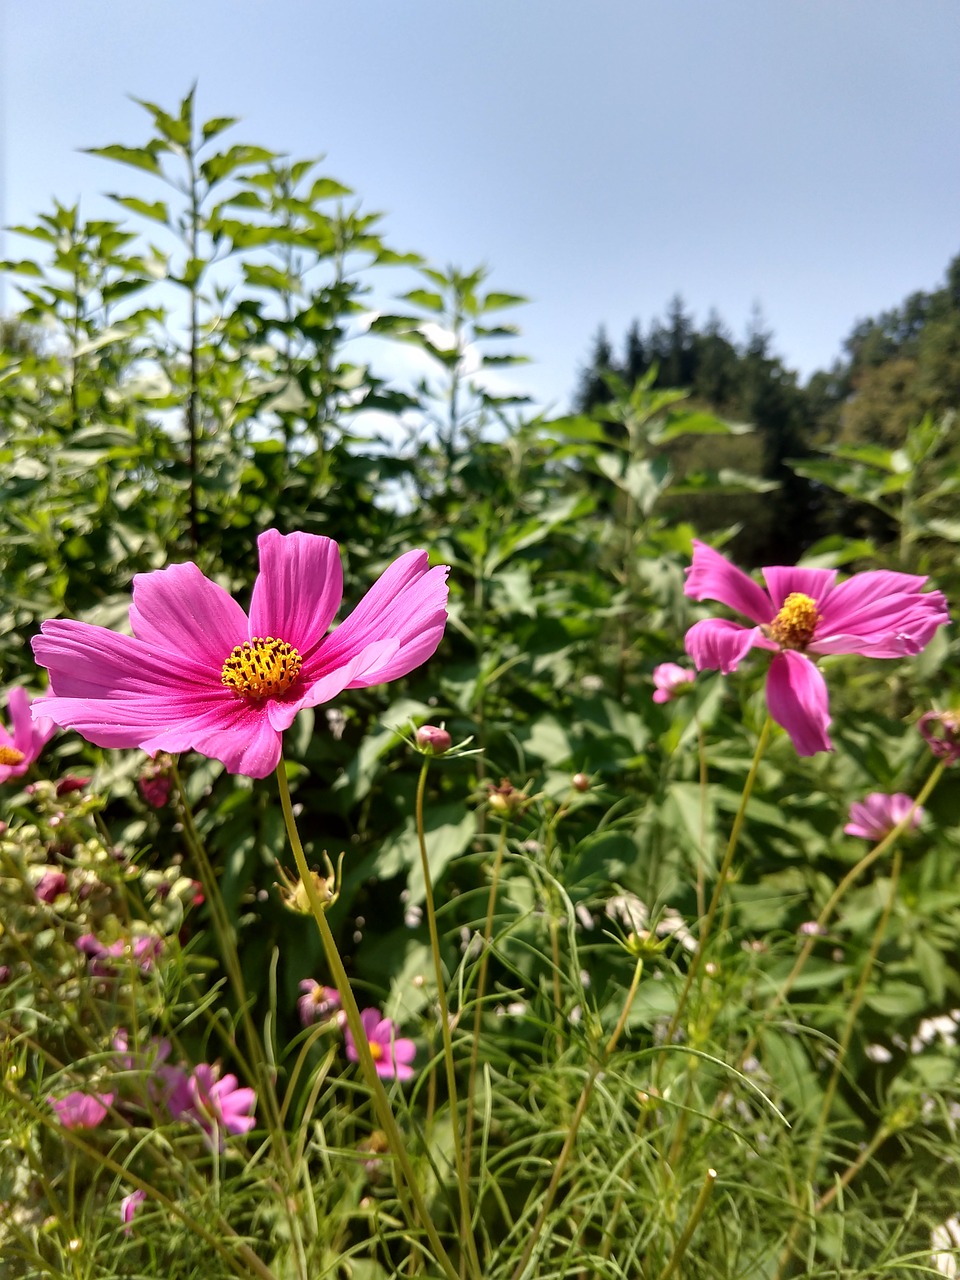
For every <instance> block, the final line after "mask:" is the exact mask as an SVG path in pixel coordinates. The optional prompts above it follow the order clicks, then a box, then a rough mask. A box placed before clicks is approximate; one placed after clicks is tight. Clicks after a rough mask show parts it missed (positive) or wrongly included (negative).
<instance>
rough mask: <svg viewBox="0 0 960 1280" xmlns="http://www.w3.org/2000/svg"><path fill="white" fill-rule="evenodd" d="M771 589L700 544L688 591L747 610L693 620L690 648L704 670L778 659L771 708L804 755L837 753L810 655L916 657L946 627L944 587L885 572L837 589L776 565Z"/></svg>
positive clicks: (767, 572)
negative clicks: (735, 618)
mask: <svg viewBox="0 0 960 1280" xmlns="http://www.w3.org/2000/svg"><path fill="white" fill-rule="evenodd" d="M763 577H764V580H765V582H766V584H767V590H764V588H763V587H761V586H759V585H758V584H757V583H756V582H754V581H753V579H752V578H748V577H747V575H746V574H745V573H744V572H743V571H742V570H740V569H738V568H736V566H735V565H732V564H731V563H730V561H729V560H727V559H725V558H724V557H723V556H722V555H720V553H719V552H717V551H714V550H713V548H712V547H708V546H706V545H705V544H704V543H702V542H696V541H695V542H694V544H693V564H692V565H691V566H690V567H689V568H688V569H687V584H686V587H685V588H684V590H685V591H686V594H687V595H688V596H691V597H692V598H693V599H694V600H718V601H719V602H720V603H721V604H725V605H728V606H729V607H730V608H731V609H736V610H737V612H738V613H742V614H745V615H746V616H747V617H748V618H749V619H750V621H751V622H752V623H753V625H752V626H744V625H743V624H742V623H739V622H729V621H726V620H725V619H720V618H706V619H704V620H703V621H702V622H697V623H694V625H693V626H692V627H691V628H690V630H689V631H688V632H687V635H686V640H685V646H686V650H687V653H689V654H690V656H691V658H693V661H694V663H695V665H696V667H697V670H698V671H703V670H705V669H708V670H711V671H716V670H719V671H722V672H724V673H725V674H726V673H728V672H731V671H736V669H737V667H738V666H739V665H740V663H741V661H742V660H743V659H744V658H745V657H746V655H747V654H748V653H749V652H750V650H751V649H753V648H759V649H767V650H769V651H770V652H772V653H773V659H772V661H771V663H770V670H769V672H768V674H767V706H768V708H769V710H770V714H771V716H772V717H773V718H774V720H776V722H777V723H778V724H779V725H782V726H783V728H784V729H786V731H787V733H788V734H789V735H790V738H791V739H792V741H793V745H794V747H795V748H796V750H797V754H798V755H801V756H812V755H815V754H816V753H817V752H818V751H832V750H833V744H832V743H831V741H830V737H829V735H828V733H827V729H828V728H829V725H830V712H829V707H828V698H827V686H826V682H825V681H824V678H823V676H822V675H821V674H820V672H819V671H818V669H817V667H816V666H815V665H814V662H812V661H811V659H812V658H817V657H820V656H822V655H824V654H832V653H858V654H862V655H863V656H864V657H868V658H902V657H909V656H912V655H913V654H917V653H919V652H920V651H921V650H922V649H923V648H925V646H926V645H927V644H929V642H930V640H931V638H932V637H933V634H934V632H935V631H936V629H937V627H940V626H943V625H944V624H945V623H947V622H948V621H949V615H948V613H947V605H946V600H945V599H944V597H943V594H942V593H941V592H940V591H924V590H923V587H924V586H925V585H926V582H927V579H926V578H921V577H915V576H914V575H912V574H907V573H892V572H889V571H888V570H885V569H880V570H875V571H873V572H869V573H858V574H855V575H854V576H853V577H852V578H848V579H847V580H846V581H845V582H841V583H839V584H838V583H837V581H836V578H837V575H836V571H835V570H834V569H801V568H793V567H779V566H778V567H772V568H766V569H764V570H763Z"/></svg>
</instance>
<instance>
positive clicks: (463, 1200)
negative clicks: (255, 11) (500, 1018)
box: [416, 756, 483, 1280]
mask: <svg viewBox="0 0 960 1280" xmlns="http://www.w3.org/2000/svg"><path fill="white" fill-rule="evenodd" d="M429 768H430V760H429V757H428V756H424V758H423V765H422V766H421V769H420V779H419V781H418V783H417V799H416V823H417V842H418V844H419V846H420V866H421V868H422V870H423V887H424V900H425V902H426V907H427V927H428V929H429V931H430V950H431V951H432V952H433V968H434V973H435V975H436V979H437V1003H438V1005H439V1007H440V1034H441V1036H442V1037H443V1061H444V1066H445V1068H446V1076H447V1094H448V1096H449V1099H450V1126H451V1132H452V1135H453V1159H454V1163H455V1165H456V1169H457V1184H458V1189H459V1193H460V1233H461V1236H462V1237H463V1243H464V1244H465V1246H466V1250H467V1257H468V1258H469V1261H470V1264H471V1267H472V1269H473V1272H474V1274H475V1276H476V1277H477V1280H482V1275H483V1273H482V1271H481V1269H480V1259H479V1257H478V1256H477V1245H476V1241H475V1239H474V1236H473V1229H472V1226H471V1212H470V1187H469V1183H468V1179H467V1168H466V1165H465V1163H464V1158H463V1141H462V1139H461V1135H460V1108H459V1104H458V1102H457V1073H456V1067H455V1065H454V1060H453V1037H452V1034H451V1031H450V1009H449V1005H448V1003H447V984H446V978H445V976H444V972H443V960H442V958H441V955H440V933H439V930H438V929H437V910H436V905H435V903H434V899H433V885H432V883H431V880H430V861H429V859H428V857H427V840H426V834H425V831H424V824H423V797H424V793H425V791H426V786H427V773H428V771H429Z"/></svg>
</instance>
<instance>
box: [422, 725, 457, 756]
mask: <svg viewBox="0 0 960 1280" xmlns="http://www.w3.org/2000/svg"><path fill="white" fill-rule="evenodd" d="M414 737H415V739H416V743H417V746H418V747H419V749H420V750H421V751H422V752H423V753H424V755H428V756H442V755H443V753H444V752H445V751H449V750H450V748H451V746H452V745H453V739H452V738H451V737H450V735H449V733H447V731H446V729H443V728H439V727H438V726H437V725H435V724H422V725H421V726H420V728H419V729H418V730H417V732H416V734H415V735H414Z"/></svg>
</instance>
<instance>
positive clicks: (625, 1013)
mask: <svg viewBox="0 0 960 1280" xmlns="http://www.w3.org/2000/svg"><path fill="white" fill-rule="evenodd" d="M642 974H643V959H642V958H640V959H638V960H637V963H636V965H635V966H634V970H633V978H632V980H631V982H630V989H629V991H628V992H627V998H626V1000H625V1001H624V1003H623V1009H622V1010H621V1013H620V1018H619V1020H618V1022H617V1025H616V1026H615V1027H614V1029H613V1033H612V1035H611V1036H610V1039H609V1040H608V1041H607V1043H606V1045H605V1046H604V1048H603V1050H602V1051H601V1053H600V1055H599V1057H598V1058H597V1059H596V1060H595V1061H594V1063H593V1065H592V1066H591V1067H590V1070H589V1071H588V1072H587V1078H586V1080H585V1081H584V1082H583V1088H582V1089H581V1090H580V1097H579V1098H578V1099H577V1104H576V1106H575V1107H574V1111H573V1116H572V1117H571V1119H570V1128H569V1129H568V1130H567V1136H566V1139H565V1141H564V1144H563V1147H562V1148H561V1151H560V1155H559V1156H558V1157H557V1163H556V1165H555V1166H554V1170H553V1176H552V1177H551V1179H550V1183H549V1185H548V1187H547V1190H546V1194H545V1195H544V1197H543V1204H542V1205H541V1206H540V1212H539V1214H538V1215H537V1220H536V1222H535V1223H534V1224H533V1229H532V1230H531V1232H530V1235H529V1237H528V1239H527V1243H526V1246H525V1247H524V1250H523V1254H522V1256H521V1258H520V1261H519V1262H518V1263H517V1267H516V1270H515V1271H514V1273H513V1277H512V1280H520V1278H521V1276H522V1275H523V1274H524V1272H525V1271H526V1269H527V1264H528V1263H529V1261H530V1258H531V1256H532V1255H533V1251H534V1249H535V1248H536V1245H537V1241H538V1240H539V1239H540V1235H541V1232H542V1231H543V1225H544V1223H545V1222H546V1220H547V1215H548V1214H549V1213H550V1210H551V1209H552V1208H553V1202H554V1200H555V1199H556V1195H557V1191H558V1189H559V1187H560V1180H561V1179H562V1177H563V1175H564V1173H565V1172H566V1168H567V1164H568V1162H569V1160H570V1156H571V1153H572V1152H573V1145H574V1143H575V1142H576V1139H577V1132H578V1131H579V1128H580V1122H581V1120H582V1119H583V1117H584V1115H585V1113H586V1110H587V1104H588V1102H589V1101H590V1095H591V1093H592V1092H593V1086H594V1084H595V1082H596V1079H597V1076H598V1075H599V1074H600V1072H601V1070H602V1069H603V1068H604V1067H605V1065H606V1064H607V1062H608V1061H609V1059H610V1056H611V1054H612V1053H613V1051H614V1049H616V1047H617V1043H618V1041H619V1039H620V1036H621V1035H622V1034H623V1029H624V1027H625V1026H626V1025H627V1018H628V1017H629V1016H630V1009H631V1006H632V1005H633V1001H634V998H635V996H636V994H637V988H638V987H639V985H640V978H641V976H642Z"/></svg>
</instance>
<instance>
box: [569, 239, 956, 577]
mask: <svg viewBox="0 0 960 1280" xmlns="http://www.w3.org/2000/svg"><path fill="white" fill-rule="evenodd" d="M610 374H613V375H615V377H617V378H619V379H621V380H622V381H623V382H625V383H626V384H627V385H628V386H632V385H633V384H634V382H635V381H636V380H637V379H638V378H641V377H643V376H645V375H646V376H651V377H652V379H653V387H654V388H666V387H684V388H688V389H689V391H690V395H691V398H692V400H693V401H694V402H697V403H700V404H702V405H703V406H704V407H705V408H709V409H711V410H712V411H713V412H715V413H718V414H720V415H722V416H724V417H727V418H731V419H734V420H738V421H742V422H749V423H751V424H752V425H753V426H754V428H755V430H756V433H757V434H756V435H754V436H753V437H749V436H748V437H733V438H730V439H724V440H722V441H715V440H711V441H709V442H704V441H701V442H698V443H697V445H696V447H695V449H694V451H693V452H692V453H690V452H685V451H684V450H683V449H674V450H671V461H672V462H673V463H674V465H677V466H679V467H681V468H685V467H693V466H696V465H701V464H702V463H703V461H704V454H705V453H709V455H710V463H711V465H712V466H714V467H716V466H717V465H718V464H721V465H722V464H727V465H733V466H736V467H738V468H739V469H741V470H744V471H747V472H750V473H751V474H754V475H759V476H761V477H762V478H764V479H767V480H771V481H775V482H776V483H777V484H778V485H779V486H780V489H779V492H778V496H777V500H776V502H775V503H774V504H771V503H770V500H769V498H766V497H756V496H746V497H744V498H743V499H740V498H738V499H737V512H736V515H735V517H734V519H735V520H736V521H737V522H738V523H739V524H740V525H741V532H740V534H739V535H738V537H737V539H736V549H737V553H738V555H740V556H741V558H744V559H747V560H750V561H751V562H753V563H755V564H761V563H768V564H769V563H790V562H791V561H793V560H796V559H797V558H798V557H799V556H800V555H802V554H803V552H804V551H805V550H806V549H807V548H808V547H809V546H811V545H812V544H813V543H814V542H816V541H817V540H818V539H819V538H822V537H825V536H827V535H829V534H831V533H843V534H845V535H847V536H853V535H856V534H869V535H872V536H875V537H876V536H879V537H881V538H882V536H883V534H884V527H883V521H882V519H878V517H877V515H876V513H875V512H872V511H870V510H868V509H866V508H864V507H863V505H862V504H860V503H858V502H856V501H854V500H852V499H849V498H848V499H841V498H838V497H837V495H836V494H833V493H825V492H824V491H823V490H822V487H821V486H819V485H818V484H817V483H816V482H814V481H811V480H808V479H804V478H803V477H801V476H799V475H798V474H797V473H796V472H795V471H794V470H793V469H792V468H791V466H790V462H791V461H800V460H802V459H804V458H809V457H811V456H812V455H814V454H816V453H818V452H820V451H829V450H832V449H834V448H844V447H856V446H862V445H881V446H883V447H885V448H888V449H889V448H898V447H900V446H902V445H903V443H904V441H905V439H906V436H907V432H908V431H909V429H910V428H911V427H912V426H914V425H916V424H917V423H918V422H919V421H921V420H922V419H923V418H924V416H925V415H927V414H931V415H933V416H934V417H938V418H939V417H942V416H943V415H944V414H945V413H947V412H949V411H951V410H953V409H954V408H956V406H957V405H958V404H960V255H958V256H957V257H955V258H954V259H953V261H952V262H951V263H950V265H949V267H948V269H947V272H946V280H945V283H944V284H943V285H942V286H941V287H940V288H937V289H934V290H932V291H931V292H929V293H925V292H923V291H918V292H916V293H913V294H911V295H910V296H909V297H908V298H906V299H905V300H904V302H903V303H902V304H901V305H900V306H899V307H894V308H892V309H891V310H889V311H885V312H882V313H881V314H880V315H879V316H876V317H871V318H869V319H866V320H859V321H857V322H856V323H855V324H854V326H853V328H852V329H851V332H850V335H849V337H848V338H847V339H846V341H845V342H844V344H843V355H842V356H841V357H840V358H838V360H837V361H836V362H835V363H834V365H833V367H832V368H831V369H830V370H828V371H817V372H816V373H814V374H813V375H812V376H811V377H810V378H809V380H808V381H807V382H806V384H804V385H801V383H800V380H799V378H798V376H797V374H796V372H795V371H793V370H791V369H789V368H788V367H787V365H786V364H785V363H784V361H783V359H782V358H781V357H780V356H779V355H777V354H776V353H775V352H774V350H773V335H772V333H771V332H770V331H768V330H767V329H766V328H765V326H764V324H763V322H762V318H761V316H760V314H759V312H755V313H754V315H753V317H752V318H751V322H750V325H749V328H748V332H747V335H746V338H745V339H744V340H743V341H742V342H737V341H736V340H735V339H734V337H733V335H732V333H731V331H730V329H729V328H728V327H727V326H726V324H725V323H724V322H723V320H722V319H721V317H720V316H719V315H718V314H717V312H716V311H711V313H710V315H709V316H708V317H707V320H706V323H705V324H704V325H703V326H702V327H699V326H698V325H697V323H696V320H695V318H694V316H693V315H692V314H691V313H690V312H688V311H687V309H686V307H685V305H684V302H683V299H682V298H681V297H680V296H679V295H677V296H675V297H674V298H673V299H672V300H671V301H670V303H669V304H668V307H667V312H666V317H665V318H664V319H663V320H660V319H654V320H653V322H652V323H651V325H650V327H649V329H648V330H647V331H646V332H644V330H643V329H642V327H641V325H640V323H639V322H638V321H634V322H633V323H632V324H631V326H630V327H629V329H628V330H627V332H626V334H625V335H624V338H623V341H622V343H621V344H620V347H619V354H618V349H617V348H615V346H614V345H613V343H612V342H611V340H610V338H609V336H608V334H607V332H606V330H605V329H604V328H601V329H600V330H599V331H598V333H597V334H596V336H595V338H594V340H593V345H592V348H591V351H590V354H589V356H588V359H587V361H586V363H585V365H584V367H583V368H582V369H581V371H580V374H579V378H578V381H577V385H576V389H575V392H574V397H573V403H574V409H575V411H576V412H577V413H590V414H595V415H598V416H600V417H603V410H604V406H606V405H608V404H609V403H610V402H611V401H612V400H613V398H614V392H613V387H612V385H611V382H610V381H609V380H608V375H610ZM758 436H759V440H758V438H757V437H758ZM954 440H955V433H954V432H947V433H945V445H944V448H945V450H946V451H947V452H952V451H953V448H954V447H955V446H954ZM687 501H688V502H689V501H691V500H690V499H687ZM695 515H696V518H697V522H698V523H699V524H700V525H701V526H702V527H708V526H709V524H710V523H711V522H715V523H716V524H717V525H722V524H730V523H733V520H731V517H730V508H729V503H727V504H720V506H718V505H717V501H716V499H710V507H709V508H707V507H706V506H705V505H704V504H700V505H697V507H696V511H695Z"/></svg>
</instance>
